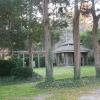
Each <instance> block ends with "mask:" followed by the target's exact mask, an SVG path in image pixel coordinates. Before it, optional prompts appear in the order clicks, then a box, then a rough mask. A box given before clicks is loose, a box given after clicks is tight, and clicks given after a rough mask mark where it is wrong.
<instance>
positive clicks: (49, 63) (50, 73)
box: [43, 0, 53, 81]
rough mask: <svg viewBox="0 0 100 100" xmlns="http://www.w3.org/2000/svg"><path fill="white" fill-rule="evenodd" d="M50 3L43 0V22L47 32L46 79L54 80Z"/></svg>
mask: <svg viewBox="0 0 100 100" xmlns="http://www.w3.org/2000/svg"><path fill="white" fill-rule="evenodd" d="M48 3H49V0H43V22H44V34H45V51H46V53H45V62H46V79H47V81H50V80H53V69H52V67H53V66H52V65H53V64H52V58H51V34H50V31H49V19H48Z"/></svg>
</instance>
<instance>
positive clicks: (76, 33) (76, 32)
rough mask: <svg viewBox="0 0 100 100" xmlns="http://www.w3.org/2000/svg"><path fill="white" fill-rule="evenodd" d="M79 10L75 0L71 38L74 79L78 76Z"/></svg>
mask: <svg viewBox="0 0 100 100" xmlns="http://www.w3.org/2000/svg"><path fill="white" fill-rule="evenodd" d="M79 14H80V12H79V10H78V0H75V5H74V19H73V38H74V79H79V78H80V34H79Z"/></svg>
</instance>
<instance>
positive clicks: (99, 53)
mask: <svg viewBox="0 0 100 100" xmlns="http://www.w3.org/2000/svg"><path fill="white" fill-rule="evenodd" d="M92 16H93V28H92V35H93V48H94V58H95V69H96V77H100V49H99V43H98V21H99V18H100V15H98V16H97V15H96V10H95V3H94V0H92Z"/></svg>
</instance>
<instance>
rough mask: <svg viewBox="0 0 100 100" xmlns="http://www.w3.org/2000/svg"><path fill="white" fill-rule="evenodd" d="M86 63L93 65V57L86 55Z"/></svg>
mask: <svg viewBox="0 0 100 100" xmlns="http://www.w3.org/2000/svg"><path fill="white" fill-rule="evenodd" d="M88 65H94V57H93V56H89V57H88Z"/></svg>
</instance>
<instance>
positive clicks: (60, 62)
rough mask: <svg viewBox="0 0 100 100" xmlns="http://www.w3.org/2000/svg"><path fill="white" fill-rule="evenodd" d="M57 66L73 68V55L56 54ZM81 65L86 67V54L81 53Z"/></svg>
mask: <svg viewBox="0 0 100 100" xmlns="http://www.w3.org/2000/svg"><path fill="white" fill-rule="evenodd" d="M56 65H57V66H73V65H74V53H70V52H68V53H58V54H56ZM81 65H87V53H81Z"/></svg>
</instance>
